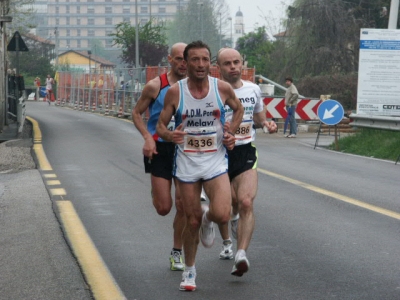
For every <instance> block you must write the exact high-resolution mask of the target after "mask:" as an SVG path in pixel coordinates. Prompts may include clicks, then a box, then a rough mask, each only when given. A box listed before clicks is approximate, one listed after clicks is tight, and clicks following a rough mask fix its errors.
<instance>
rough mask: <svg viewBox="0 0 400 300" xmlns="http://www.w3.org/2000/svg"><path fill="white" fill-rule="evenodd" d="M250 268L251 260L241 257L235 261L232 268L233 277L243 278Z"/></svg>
mask: <svg viewBox="0 0 400 300" xmlns="http://www.w3.org/2000/svg"><path fill="white" fill-rule="evenodd" d="M249 268H250V263H249V260H248V259H247V258H246V256H244V255H243V256H241V257H239V258H238V259H237V260H236V261H235V265H234V266H233V268H232V272H231V274H232V275H233V276H238V277H242V276H243V274H244V273H246V272H247V271H248V270H249Z"/></svg>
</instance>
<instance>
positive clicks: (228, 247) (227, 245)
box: [219, 240, 233, 259]
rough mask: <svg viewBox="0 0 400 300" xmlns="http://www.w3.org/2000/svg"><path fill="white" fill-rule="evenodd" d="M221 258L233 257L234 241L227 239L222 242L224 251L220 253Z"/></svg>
mask: <svg viewBox="0 0 400 300" xmlns="http://www.w3.org/2000/svg"><path fill="white" fill-rule="evenodd" d="M219 258H220V259H233V251H232V241H231V240H225V241H223V243H222V251H221V253H220V254H219Z"/></svg>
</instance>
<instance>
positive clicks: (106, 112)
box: [104, 104, 110, 116]
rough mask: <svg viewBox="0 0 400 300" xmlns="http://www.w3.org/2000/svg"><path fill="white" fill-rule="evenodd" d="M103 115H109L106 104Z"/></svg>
mask: <svg viewBox="0 0 400 300" xmlns="http://www.w3.org/2000/svg"><path fill="white" fill-rule="evenodd" d="M104 115H105V116H109V115H110V110H109V109H108V104H106V109H105V110H104Z"/></svg>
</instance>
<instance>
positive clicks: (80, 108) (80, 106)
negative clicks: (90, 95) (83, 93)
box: [79, 101, 83, 110]
mask: <svg viewBox="0 0 400 300" xmlns="http://www.w3.org/2000/svg"><path fill="white" fill-rule="evenodd" d="M82 109H83V104H82V101H80V102H79V110H82Z"/></svg>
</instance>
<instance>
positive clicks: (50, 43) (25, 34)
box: [21, 33, 55, 46]
mask: <svg viewBox="0 0 400 300" xmlns="http://www.w3.org/2000/svg"><path fill="white" fill-rule="evenodd" d="M21 35H22V36H24V37H26V38H28V39H31V40H34V41H36V42H39V43H42V44H48V45H52V46H55V44H54V43H53V42H52V41H49V40H46V39H44V38H42V37H40V36H37V35H34V34H32V33H21Z"/></svg>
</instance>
